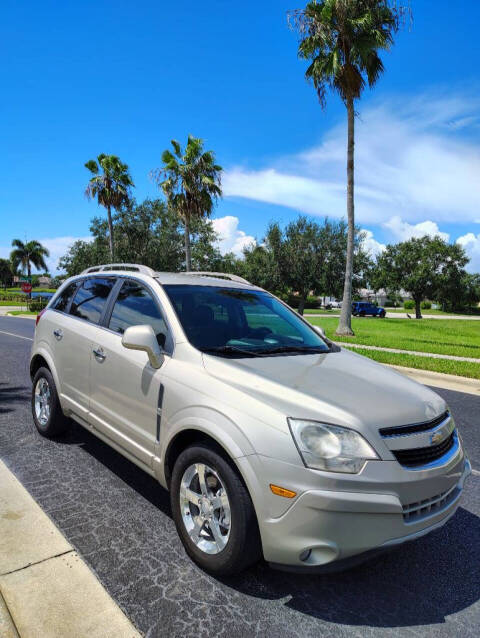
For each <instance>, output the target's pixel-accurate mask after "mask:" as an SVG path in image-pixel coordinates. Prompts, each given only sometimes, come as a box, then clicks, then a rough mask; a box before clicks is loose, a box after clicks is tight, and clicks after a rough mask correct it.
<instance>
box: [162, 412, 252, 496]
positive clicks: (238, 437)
mask: <svg viewBox="0 0 480 638" xmlns="http://www.w3.org/2000/svg"><path fill="white" fill-rule="evenodd" d="M187 430H195V431H197V432H201V433H203V434H205V435H207V436H209V437H210V438H212V439H213V440H214V441H215V442H216V443H218V445H219V446H220V447H221V448H223V449H224V450H225V452H226V453H227V454H228V455H229V456H230V458H231V459H238V458H241V457H243V456H248V455H250V454H254V452H255V451H254V449H253V447H252V445H251V443H250V441H249V440H248V439H247V437H246V436H245V434H244V433H243V431H242V430H241V428H239V427H238V425H236V423H234V421H232V420H231V419H229V418H228V417H227V416H226V415H224V414H223V413H221V412H219V411H217V410H214V409H212V408H207V407H205V406H189V407H188V408H185V409H182V410H180V411H179V412H177V413H176V414H174V415H173V417H172V418H171V419H169V420H168V421H167V422H166V423H164V424H162V429H161V436H160V443H158V444H157V457H158V459H159V460H160V466H161V469H160V468H158V470H159V472H158V475H159V480H160V482H161V483H162V484H163V485H166V483H167V481H166V476H165V458H166V454H167V451H168V448H169V446H170V444H171V443H172V441H173V440H174V439H175V438H176V437H177V436H178V435H179V434H180V433H181V432H185V431H187Z"/></svg>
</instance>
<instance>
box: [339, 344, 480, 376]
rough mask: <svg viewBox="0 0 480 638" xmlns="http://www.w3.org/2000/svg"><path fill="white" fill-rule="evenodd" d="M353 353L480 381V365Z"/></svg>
mask: <svg viewBox="0 0 480 638" xmlns="http://www.w3.org/2000/svg"><path fill="white" fill-rule="evenodd" d="M347 347H348V346H347ZM352 352H356V353H357V354H362V355H363V356H364V357H369V358H370V359H373V360H374V361H379V362H380V363H390V364H392V365H396V366H404V367H406V368H417V369H419V370H430V371H432V372H443V373H444V374H455V375H457V376H460V377H470V378H472V379H480V363H470V362H469V361H452V360H449V359H434V358H433V357H416V356H415V355H411V354H397V353H396V352H382V351H381V350H362V348H355V349H354V350H353V349H352Z"/></svg>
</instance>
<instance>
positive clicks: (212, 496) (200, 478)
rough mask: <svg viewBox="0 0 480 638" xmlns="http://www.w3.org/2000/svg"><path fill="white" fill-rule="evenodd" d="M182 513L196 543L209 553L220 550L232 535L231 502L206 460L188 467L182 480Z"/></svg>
mask: <svg viewBox="0 0 480 638" xmlns="http://www.w3.org/2000/svg"><path fill="white" fill-rule="evenodd" d="M179 498H180V512H181V515H182V519H183V524H184V525H185V529H186V530H187V532H188V535H189V536H190V539H191V540H192V541H193V543H194V544H195V545H196V546H197V547H198V549H200V550H201V551H202V552H205V553H206V554H218V553H219V552H221V551H222V550H223V549H224V548H225V546H226V544H227V543H228V538H229V536H230V526H231V514H230V502H229V500H228V495H227V491H226V489H225V487H224V485H223V483H222V480H221V478H220V476H219V475H218V473H217V472H216V471H215V470H212V468H211V467H209V466H208V465H205V464H204V463H194V464H192V465H190V466H189V467H187V469H186V470H185V472H184V473H183V476H182V480H181V483H180V494H179Z"/></svg>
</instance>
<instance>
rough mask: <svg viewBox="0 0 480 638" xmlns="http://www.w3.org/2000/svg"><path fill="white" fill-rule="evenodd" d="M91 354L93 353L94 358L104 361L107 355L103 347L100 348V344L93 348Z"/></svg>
mask: <svg viewBox="0 0 480 638" xmlns="http://www.w3.org/2000/svg"><path fill="white" fill-rule="evenodd" d="M93 354H94V355H95V359H97V361H104V360H105V359H106V357H107V355H106V354H105V350H104V349H103V348H100V346H99V347H98V348H94V349H93Z"/></svg>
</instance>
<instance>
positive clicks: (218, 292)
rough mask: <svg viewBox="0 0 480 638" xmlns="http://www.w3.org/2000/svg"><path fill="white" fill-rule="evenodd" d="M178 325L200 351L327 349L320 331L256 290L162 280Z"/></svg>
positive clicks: (242, 352)
mask: <svg viewBox="0 0 480 638" xmlns="http://www.w3.org/2000/svg"><path fill="white" fill-rule="evenodd" d="M164 289H165V291H166V293H167V295H168V296H169V298H170V301H171V302H172V304H173V306H174V308H175V310H176V312H177V315H178V317H179V319H180V322H181V324H182V326H183V329H184V331H185V333H186V335H187V337H188V339H189V341H190V343H192V344H193V345H194V346H195V347H196V348H198V349H199V350H201V351H202V352H208V353H211V354H217V355H220V356H231V357H244V356H245V357H246V356H270V355H274V354H278V355H280V354H314V353H317V352H328V351H329V346H328V345H327V343H326V342H325V341H324V340H323V339H322V338H321V336H320V335H319V334H318V333H317V332H316V331H315V330H314V329H313V328H311V327H310V326H309V325H308V324H307V323H305V322H304V321H302V320H301V319H300V318H299V317H298V316H297V315H296V314H295V313H294V312H292V311H291V310H290V309H289V308H288V307H287V306H284V305H283V304H282V303H280V302H279V301H278V300H277V299H275V297H273V296H272V295H270V294H268V293H267V292H263V291H261V290H258V291H257V290H242V289H239V288H224V287H216V286H189V285H164Z"/></svg>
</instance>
